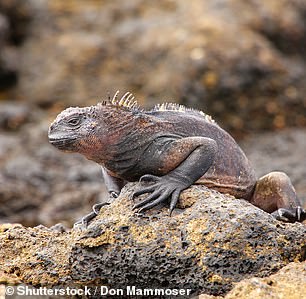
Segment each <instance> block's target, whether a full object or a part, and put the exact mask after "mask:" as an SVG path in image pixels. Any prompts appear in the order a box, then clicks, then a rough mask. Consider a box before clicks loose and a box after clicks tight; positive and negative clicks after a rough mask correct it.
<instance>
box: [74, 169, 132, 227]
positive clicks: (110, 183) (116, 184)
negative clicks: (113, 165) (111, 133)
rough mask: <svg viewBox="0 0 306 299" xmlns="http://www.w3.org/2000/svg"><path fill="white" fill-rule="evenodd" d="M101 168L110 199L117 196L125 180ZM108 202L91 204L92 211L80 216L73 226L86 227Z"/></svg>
mask: <svg viewBox="0 0 306 299" xmlns="http://www.w3.org/2000/svg"><path fill="white" fill-rule="evenodd" d="M101 169H102V176H103V179H104V183H105V186H106V189H107V192H108V193H109V195H110V199H111V200H110V201H112V200H113V199H115V198H117V197H118V196H119V194H120V191H121V189H122V188H123V186H124V185H125V184H126V181H124V180H122V179H119V178H115V177H113V176H111V175H110V174H109V173H108V172H107V170H106V169H105V168H104V167H103V166H101ZM109 204H110V202H109V201H105V202H101V203H97V204H95V205H93V207H92V212H90V213H89V214H87V215H85V216H84V217H82V219H81V220H79V221H77V222H76V223H75V224H74V227H76V226H79V225H82V226H83V227H86V226H87V225H88V223H89V222H90V221H91V220H92V219H94V218H95V217H96V216H97V215H98V214H99V211H100V210H101V208H102V207H103V206H105V205H109Z"/></svg>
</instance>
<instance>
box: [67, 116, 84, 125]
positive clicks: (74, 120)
mask: <svg viewBox="0 0 306 299" xmlns="http://www.w3.org/2000/svg"><path fill="white" fill-rule="evenodd" d="M80 121H81V120H80V119H79V118H76V117H74V118H70V119H69V120H67V123H68V124H69V125H71V126H77V125H79V124H80Z"/></svg>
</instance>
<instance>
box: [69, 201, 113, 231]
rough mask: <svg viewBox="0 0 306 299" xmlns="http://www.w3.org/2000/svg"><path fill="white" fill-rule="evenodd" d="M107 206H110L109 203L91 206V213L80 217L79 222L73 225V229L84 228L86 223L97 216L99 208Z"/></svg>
mask: <svg viewBox="0 0 306 299" xmlns="http://www.w3.org/2000/svg"><path fill="white" fill-rule="evenodd" d="M109 204H110V203H109V202H101V203H97V204H95V205H93V207H92V212H90V213H89V214H87V215H85V216H84V217H82V218H81V219H80V220H79V221H77V222H76V223H75V224H74V225H73V228H79V227H82V228H86V227H87V225H88V223H89V222H90V221H91V220H92V219H94V218H95V217H96V216H97V215H98V214H99V212H100V210H101V208H102V207H103V206H105V205H109Z"/></svg>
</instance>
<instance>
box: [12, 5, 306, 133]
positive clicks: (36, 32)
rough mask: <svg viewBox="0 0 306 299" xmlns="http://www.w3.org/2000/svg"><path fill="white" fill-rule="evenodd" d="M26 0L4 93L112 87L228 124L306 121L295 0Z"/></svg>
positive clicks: (33, 96)
mask: <svg viewBox="0 0 306 299" xmlns="http://www.w3.org/2000/svg"><path fill="white" fill-rule="evenodd" d="M27 3H28V4H29V5H30V6H31V11H32V21H31V23H30V25H29V29H28V37H27V39H26V40H25V42H24V44H23V46H22V50H21V51H20V55H19V59H20V63H19V64H18V68H19V72H18V76H19V81H18V85H17V88H16V89H15V90H14V92H13V94H12V96H13V97H16V98H21V99H25V100H28V101H32V102H35V103H37V104H39V105H40V106H44V107H45V106H49V105H53V104H54V103H55V102H56V103H57V105H58V106H65V105H76V104H79V105H84V104H85V105H86V104H89V103H93V102H95V101H96V100H97V99H98V98H100V97H101V96H105V95H106V94H107V92H108V91H109V92H111V93H113V92H114V91H115V90H116V89H120V90H130V91H132V92H135V93H136V94H137V97H138V98H139V99H140V101H141V102H143V101H146V102H147V103H150V102H152V101H155V102H156V101H159V102H162V101H165V100H172V101H180V102H181V103H185V104H187V105H189V106H191V107H200V108H203V109H204V110H205V111H207V112H208V113H211V114H212V115H214V116H215V117H216V118H217V119H218V120H220V119H222V121H223V124H224V126H225V127H226V128H227V129H231V131H232V132H233V131H235V132H236V133H238V132H239V133H241V131H243V130H249V129H257V130H258V129H263V128H280V127H281V128H282V127H284V126H289V125H290V126H292V125H304V126H305V124H306V118H305V115H306V102H305V97H304V94H305V92H306V89H305V86H306V84H305V81H306V71H305V70H306V68H305V55H304V50H305V36H306V23H305V18H304V16H305V13H306V1H304V0H303V1H301V0H282V1H279V0H269V1H264V2H258V1H257V0H252V1H247V2H246V1H244V0H235V1H215V0H209V1H202V0H194V1H192V3H189V2H186V1H184V0H178V1H172V0H166V1H165V0H158V1H153V2H148V1H145V0H131V1H128V2H124V3H122V1H102V2H101V1H73V0H69V1H61V0H42V1H35V0H31V1H28V2H27ZM58 109H61V107H58Z"/></svg>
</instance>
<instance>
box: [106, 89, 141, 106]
mask: <svg viewBox="0 0 306 299" xmlns="http://www.w3.org/2000/svg"><path fill="white" fill-rule="evenodd" d="M118 94H119V90H117V91H116V93H115V94H114V96H113V98H110V97H109V102H110V103H111V104H112V105H114V106H117V107H126V108H128V109H138V108H139V106H138V103H137V101H136V100H135V97H134V96H133V94H132V93H131V92H129V91H128V92H126V93H125V94H124V95H123V96H122V97H121V98H118Z"/></svg>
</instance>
